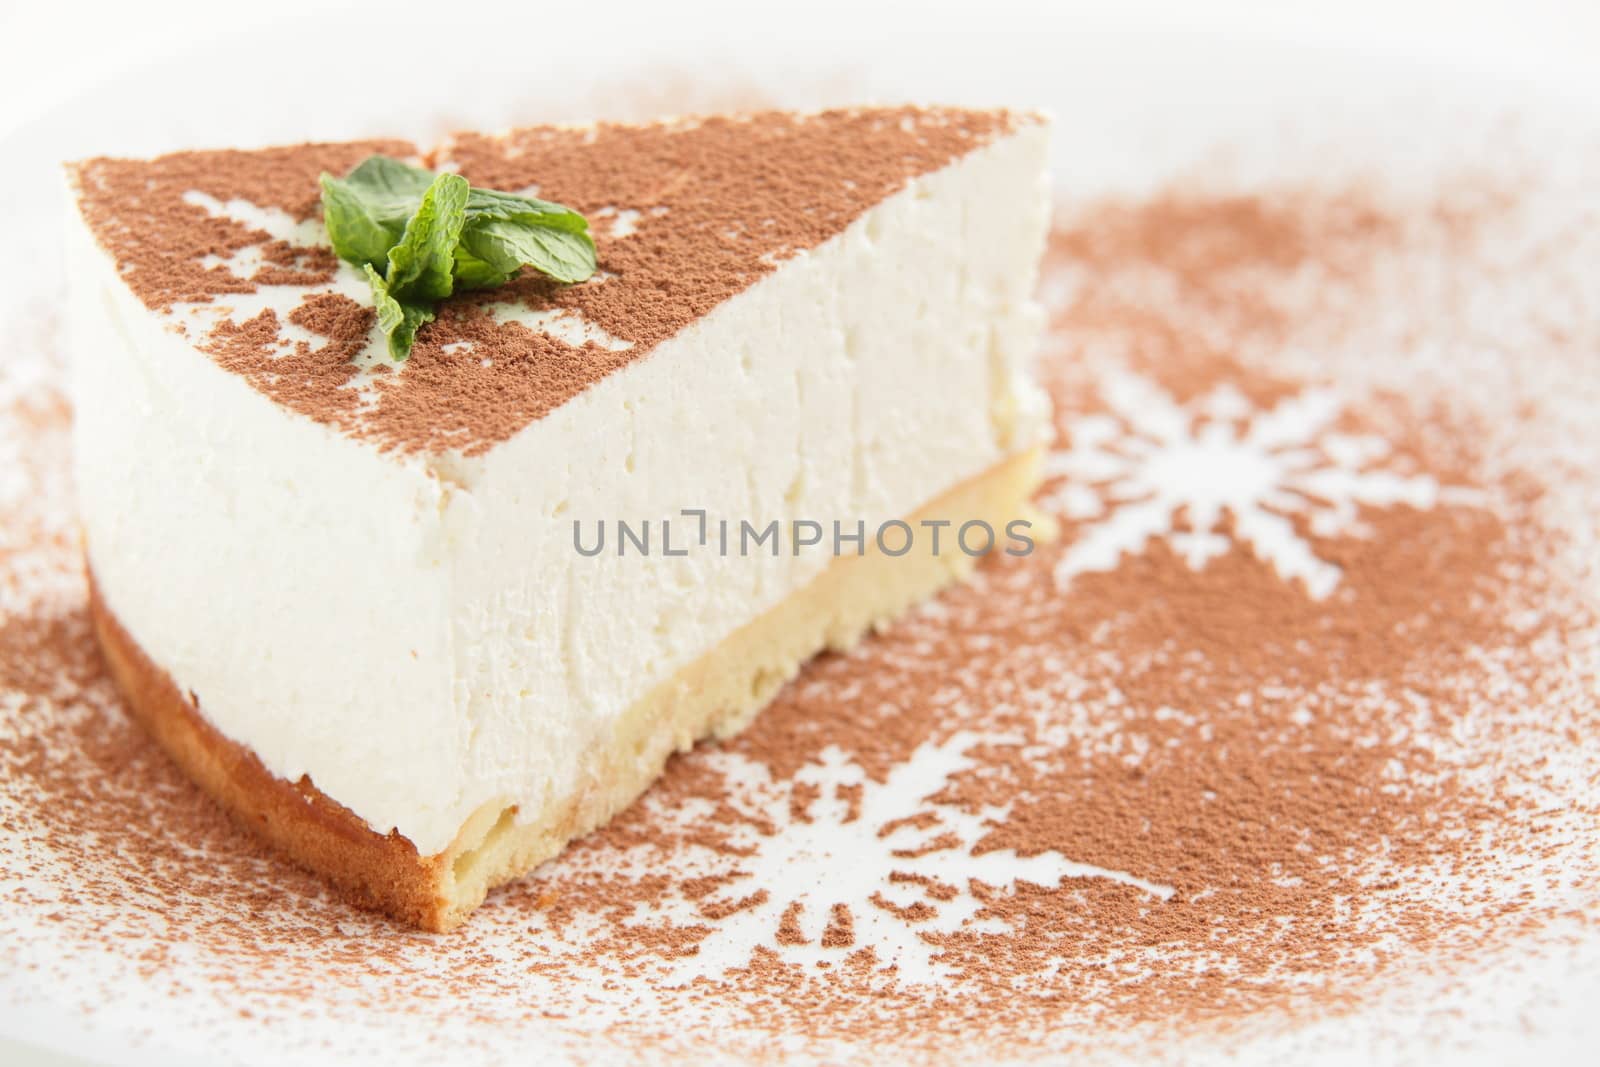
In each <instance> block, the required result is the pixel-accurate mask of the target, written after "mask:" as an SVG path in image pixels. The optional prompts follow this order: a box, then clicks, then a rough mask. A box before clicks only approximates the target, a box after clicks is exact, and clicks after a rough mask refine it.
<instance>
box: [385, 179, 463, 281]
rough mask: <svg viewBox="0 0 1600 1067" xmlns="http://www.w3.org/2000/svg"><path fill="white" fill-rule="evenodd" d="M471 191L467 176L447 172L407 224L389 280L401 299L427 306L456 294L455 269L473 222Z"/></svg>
mask: <svg viewBox="0 0 1600 1067" xmlns="http://www.w3.org/2000/svg"><path fill="white" fill-rule="evenodd" d="M469 189H470V187H469V186H468V185H467V179H465V178H463V177H462V176H461V175H459V174H441V175H439V176H438V177H437V178H435V179H434V180H433V184H431V185H429V186H428V189H427V191H426V192H424V193H423V194H422V203H421V204H420V205H419V206H418V207H417V211H416V214H414V215H412V216H411V218H410V219H409V220H407V222H406V228H405V232H404V233H403V234H401V236H400V243H399V244H397V245H395V246H394V247H393V248H391V249H389V270H388V272H387V273H386V274H385V275H384V278H385V280H386V281H387V282H388V283H389V292H391V293H393V294H394V295H395V297H396V298H397V299H399V300H401V301H402V302H410V303H422V302H424V301H439V300H443V299H444V298H445V297H447V296H449V295H450V292H451V290H452V289H453V288H454V284H453V281H452V279H451V274H450V265H451V263H452V262H453V260H454V258H455V251H456V245H458V244H460V243H461V227H462V226H463V225H464V224H465V223H466V220H467V193H468V191H469Z"/></svg>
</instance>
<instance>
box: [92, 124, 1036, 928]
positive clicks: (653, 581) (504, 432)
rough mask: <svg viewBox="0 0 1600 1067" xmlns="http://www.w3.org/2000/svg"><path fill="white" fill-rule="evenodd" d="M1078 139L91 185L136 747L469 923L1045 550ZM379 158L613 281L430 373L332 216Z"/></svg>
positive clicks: (471, 302)
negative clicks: (690, 771)
mask: <svg viewBox="0 0 1600 1067" xmlns="http://www.w3.org/2000/svg"><path fill="white" fill-rule="evenodd" d="M1047 135H1048V124H1047V122H1046V121H1045V120H1044V119H1043V118H1041V117H1040V116H1037V115H1034V114H1025V113H1013V112H1005V111H971V110H958V109H937V108H909V107H906V108H864V109H854V110H838V111H826V112H819V113H810V114H790V113H780V112H767V113H756V114H746V115H734V116H722V117H708V118H695V119H679V120H672V121H665V122H660V123H654V124H645V125H622V124H595V125H587V126H577V127H530V128H525V129H517V130H512V131H510V132H503V133H496V134H458V135H455V136H453V137H451V138H449V139H448V140H446V141H445V142H444V143H443V144H440V145H436V146H431V147H424V146H419V145H415V144H411V143H407V142H401V141H367V142H352V143H341V144H304V145H296V146H291V147H282V148H266V149H255V150H241V151H194V152H182V153H176V154H172V155H167V156H162V157H159V158H154V159H147V160H128V159H104V158H102V159H91V160H87V161H84V162H81V163H77V164H74V165H72V166H70V167H69V168H68V175H69V186H70V192H71V196H70V199H71V210H70V212H69V214H70V225H69V237H68V240H69V256H68V264H69V285H70V291H71V296H70V313H69V343H70V346H71V361H72V395H73V400H74V404H75V428H74V448H75V474H76V480H77V489H78V494H79V500H80V512H81V525H82V533H83V540H84V551H85V556H86V563H87V570H88V575H89V582H90V593H91V606H92V613H93V619H94V625H95V632H96V635H97V638H98V640H99V642H100V644H101V647H102V650H103V652H104V655H105V657H106V660H107V662H108V663H109V665H110V667H111V670H112V674H113V676H114V677H115V679H116V681H117V684H118V686H119V688H120V690H121V692H122V694H123V696H124V698H125V702H126V704H127V706H128V708H129V709H130V711H131V713H132V714H133V715H134V716H135V717H136V718H137V719H138V720H140V721H141V722H142V723H143V724H144V725H145V726H146V727H147V728H148V730H149V731H150V732H151V733H152V734H153V736H154V737H155V738H156V739H157V740H158V741H159V742H160V743H161V745H162V746H163V747H164V748H165V749H166V750H167V751H168V752H169V753H170V754H171V756H172V757H173V758H174V759H175V760H176V762H177V763H178V764H179V765H181V767H182V768H183V769H184V770H185V772H186V773H187V774H188V775H189V776H190V777H191V778H193V779H194V781H195V782H197V783H198V784H199V785H200V786H201V787H202V788H203V789H204V790H205V791H206V792H208V793H210V794H211V795H212V796H213V797H214V798H215V799H216V800H217V801H218V802H219V803H220V804H221V805H222V806H223V807H224V808H225V809H227V810H228V811H229V813H230V814H232V815H233V816H234V817H235V819H236V820H237V821H239V822H240V823H241V824H243V825H244V826H246V827H248V828H250V829H252V830H253V831H255V832H256V833H258V834H259V835H260V836H261V837H263V838H264V839H266V840H267V841H268V842H270V843H271V844H272V845H274V846H276V847H277V848H278V849H279V850H281V851H282V852H283V853H285V854H286V855H287V856H289V857H290V858H292V859H293V860H295V861H297V862H299V863H300V864H302V865H304V866H306V867H309V868H311V869H313V870H314V871H316V872H318V873H320V874H321V875H323V876H324V877H325V878H326V879H327V880H328V881H329V882H331V883H332V884H333V885H334V886H336V887H337V888H338V889H339V890H340V891H341V892H342V893H343V894H344V895H346V896H347V897H348V898H349V899H350V900H351V901H352V902H353V903H356V904H358V905H361V906H365V907H370V908H376V909H379V910H382V911H385V912H387V913H389V914H390V915H392V916H394V917H396V918H397V919H400V920H402V921H405V922H408V923H411V924H414V925H416V926H418V927H422V928H425V929H429V930H445V929H449V928H451V927H453V926H455V925H456V924H458V923H460V922H461V921H462V920H463V919H464V918H465V917H466V916H467V915H468V914H469V913H470V912H471V911H472V910H473V909H474V908H476V907H477V906H478V905H479V904H480V903H481V902H482V901H483V900H484V897H485V894H486V893H487V891H488V890H489V889H491V888H492V887H493V886H495V885H498V884H501V883H503V882H506V881H508V880H510V879H513V878H515V877H517V876H519V875H521V874H523V873H525V872H527V871H528V870H530V869H531V868H532V867H534V866H535V865H537V864H539V863H540V862H542V861H544V860H546V859H548V858H550V857H552V856H554V855H556V854H557V853H558V852H559V851H560V850H561V849H562V848H563V847H564V846H565V845H566V843H567V842H569V841H570V840H572V839H573V838H574V837H576V836H578V835H581V834H583V833H585V832H587V831H589V830H591V829H593V828H595V827H597V826H599V825H601V824H603V823H604V822H605V821H607V820H608V819H610V818H611V817H612V816H613V815H615V814H616V813H617V812H618V811H620V810H621V809H622V808H624V807H625V806H627V805H628V804H629V803H630V802H632V801H633V800H634V799H635V798H636V797H637V796H638V795H639V794H640V793H641V792H642V791H643V790H644V789H646V788H647V787H648V786H649V785H650V783H651V782H652V781H653V780H654V779H655V778H656V777H657V776H658V775H659V773H660V772H661V770H662V768H663V765H664V763H665V761H666V760H667V759H668V757H669V756H670V755H671V754H672V753H673V752H675V751H681V750H684V749H686V748H688V747H690V746H692V745H693V744H694V743H695V742H696V741H697V740H700V739H704V738H709V737H718V736H727V735H730V734H732V733H734V732H736V731H738V730H739V729H741V728H742V727H743V726H745V725H746V724H748V723H749V722H750V721H751V719H752V717H753V716H754V715H755V714H756V713H757V712H758V711H759V710H760V709H761V707H762V706H763V705H764V704H766V703H767V702H768V701H769V700H770V699H771V698H772V696H773V695H774V694H775V692H776V691H777V690H778V689H779V688H780V687H781V686H782V685H783V684H784V682H785V681H786V680H788V679H789V678H791V677H793V676H794V674H795V673H796V671H797V670H798V669H799V668H800V666H801V665H802V664H803V663H804V662H805V661H806V660H807V659H808V658H810V657H812V656H814V655H816V654H817V653H819V652H821V651H823V650H826V649H835V650H842V649H846V648H848V647H849V646H850V645H851V644H852V643H854V642H855V641H857V640H858V639H859V638H860V637H861V636H862V635H863V634H864V633H866V632H867V631H869V630H871V629H872V628H873V627H875V626H880V625H883V624H886V623H887V622H889V621H890V620H892V619H893V618H895V616H896V615H898V614H900V613H902V612H904V611H905V610H906V609H908V608H909V607H910V606H912V605H914V604H915V603H917V602H918V601H920V600H922V599H925V598H927V597H929V596H930V595H932V594H934V593H935V592H936V591H938V590H939V589H940V588H942V587H944V586H946V585H948V584H949V583H951V582H954V581H958V580H960V579H961V578H962V577H963V576H965V575H967V574H969V573H970V572H971V570H972V568H973V567H974V565H976V564H977V563H978V562H979V561H980V560H981V559H982V557H983V556H984V555H985V554H988V553H991V552H1000V551H1005V552H1010V553H1012V554H1020V553H1022V552H1025V551H1026V550H1027V548H1028V546H1030V545H1031V544H1032V543H1034V540H1036V539H1037V538H1038V537H1039V536H1041V534H1042V531H1041V530H1040V529H1039V528H1037V527H1030V525H1029V522H1030V511H1029V508H1028V500H1029V498H1030V496H1031V495H1032V493H1033V491H1034V489H1035V488H1036V486H1037V483H1038V478H1039V474H1038V471H1039V458H1040V452H1041V448H1042V446H1043V444H1044V442H1045V440H1046V437H1047V435H1048V426H1049V412H1048V407H1047V402H1046V400H1045V399H1044V396H1043V393H1042V392H1041V390H1040V389H1039V388H1038V386H1037V384H1036V383H1035V381H1034V376H1033V367H1032V361H1033V357H1034V353H1035V348H1036V344H1037V340H1038V336H1039V330H1040V327H1041V314H1040V312H1039V310H1038V308H1037V306H1036V305H1035V303H1034V300H1033V290H1034V286H1035V281H1036V278H1037V269H1038V262H1039V258H1040V255H1041V253H1042V250H1043V244H1044V239H1045V233H1046V228H1047V222H1048V204H1049V193H1048V186H1047V182H1046V177H1045V166H1046V154H1047ZM375 155H381V156H384V157H386V158H390V159H395V160H402V161H405V162H406V164H407V165H408V166H412V167H416V168H425V169H426V171H427V172H429V173H433V174H438V175H447V174H455V175H460V176H462V177H463V178H465V179H466V180H467V181H468V182H470V183H471V185H472V187H473V188H478V187H482V188H486V189H493V190H504V191H508V192H511V193H515V194H517V195H520V196H526V197H539V198H544V199H547V200H550V201H555V202H559V204H561V205H567V206H568V207H570V208H571V209H572V210H573V211H575V212H581V214H582V217H583V218H584V219H585V220H587V224H588V226H589V233H590V234H591V235H592V244H593V248H594V255H595V269H594V270H593V272H592V275H590V276H589V277H587V279H586V280H583V281H581V282H576V283H571V284H566V283H562V282H559V281H556V280H554V279H552V278H550V277H546V276H544V275H542V274H538V273H535V272H532V271H524V272H522V273H519V274H516V275H515V276H513V277H511V279H510V280H509V281H506V282H505V283H504V284H501V285H498V286H496V287H494V288H487V289H481V290H461V291H457V292H455V293H453V294H452V295H450V296H448V298H445V299H442V300H441V301H440V302H439V303H438V304H437V307H436V308H434V310H433V312H432V316H433V317H432V321H428V322H427V323H426V324H425V325H423V326H421V328H420V329H418V330H417V331H416V333H415V339H414V343H412V345H411V347H410V349H409V351H408V353H407V354H406V357H405V358H404V359H403V360H397V359H396V358H395V355H394V353H393V351H392V350H390V349H389V348H388V347H386V345H385V343H384V327H383V326H382V324H381V323H380V316H379V315H378V313H377V311H376V310H375V307H374V297H373V288H372V287H371V286H370V285H369V279H367V278H364V277H363V275H362V272H361V271H360V270H358V269H356V267H354V266H352V264H351V263H348V262H345V261H344V260H342V259H341V258H340V257H339V256H338V255H336V254H335V252H334V250H333V249H332V248H331V247H330V239H329V232H328V230H327V229H326V228H325V227H324V225H323V218H324V216H323V209H324V205H323V203H322V198H323V194H322V193H321V192H320V189H319V176H322V175H328V174H331V175H339V174H345V173H350V172H351V170H352V168H355V167H357V166H358V165H359V164H361V162H362V161H363V160H365V159H369V158H371V157H373V156H375ZM447 265H448V264H447ZM458 265H459V264H458ZM941 535H942V536H941Z"/></svg>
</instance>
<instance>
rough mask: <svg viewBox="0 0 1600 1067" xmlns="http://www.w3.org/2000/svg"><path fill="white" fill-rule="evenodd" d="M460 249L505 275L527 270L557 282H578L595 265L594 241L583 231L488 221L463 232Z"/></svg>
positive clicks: (500, 220) (497, 220) (592, 271)
mask: <svg viewBox="0 0 1600 1067" xmlns="http://www.w3.org/2000/svg"><path fill="white" fill-rule="evenodd" d="M580 217H581V216H580ZM461 246H462V247H463V248H465V249H466V250H467V251H468V252H469V253H471V254H472V255H473V256H476V257H477V258H478V259H480V260H482V261H483V262H485V263H487V264H489V265H490V266H491V267H494V268H495V269H497V270H501V271H505V272H507V273H508V275H509V273H510V272H512V271H515V270H516V269H517V268H518V267H521V266H530V267H532V268H534V269H535V270H539V271H543V272H544V273H545V274H548V275H550V277H552V278H554V279H555V280H556V281H558V282H567V283H571V282H581V281H583V280H585V279H586V278H588V277H589V276H590V275H592V274H594V271H595V265H596V264H595V252H594V238H592V237H590V236H589V233H588V230H587V229H585V230H581V231H576V232H575V231H571V230H560V229H550V228H548V227H545V226H530V225H528V224H527V223H524V222H520V221H516V220H512V219H491V220H488V221H484V222H479V223H476V224H474V225H473V226H472V227H470V228H468V229H467V230H465V231H464V232H463V233H462V235H461Z"/></svg>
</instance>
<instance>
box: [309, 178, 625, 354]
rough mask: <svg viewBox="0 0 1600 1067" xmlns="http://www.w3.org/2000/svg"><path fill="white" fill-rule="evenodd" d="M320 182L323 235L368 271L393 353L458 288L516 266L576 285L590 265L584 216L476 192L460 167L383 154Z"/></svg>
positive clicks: (505, 275) (499, 280)
mask: <svg viewBox="0 0 1600 1067" xmlns="http://www.w3.org/2000/svg"><path fill="white" fill-rule="evenodd" d="M320 180H321V185H322V205H323V206H322V215H323V221H324V223H325V224H326V225H327V228H328V239H329V241H330V242H331V243H332V245H333V249H334V251H335V252H336V253H337V254H338V255H339V257H340V258H341V259H344V260H346V261H347V262H349V263H352V264H354V265H356V266H358V267H360V268H362V269H363V270H364V271H365V272H366V275H367V280H368V281H369V282H370V283H371V286H372V302H373V305H374V306H375V307H376V308H377V311H378V326H379V328H380V329H382V330H383V332H384V334H385V336H386V337H387V338H388V342H389V354H390V355H391V356H393V357H394V358H395V359H396V360H403V359H405V358H406V357H407V356H408V355H409V354H410V352H411V346H412V344H413V343H414V342H415V340H416V334H417V330H418V329H419V328H421V326H422V325H423V324H424V323H427V322H431V321H433V318H434V312H435V308H436V307H437V305H438V303H439V302H440V301H442V300H444V299H446V298H447V297H449V296H450V295H451V294H452V293H453V292H454V291H455V289H456V287H457V286H459V287H461V288H462V289H487V288H492V287H494V286H497V285H503V284H505V283H506V282H508V281H510V280H511V279H512V277H514V276H515V275H516V273H517V272H518V271H520V270H521V269H522V268H523V267H532V268H534V269H535V270H538V271H541V272H542V273H544V274H547V275H549V276H550V277H552V278H554V279H555V280H556V281H559V282H565V283H572V282H581V281H584V280H585V279H587V278H589V277H590V276H592V275H593V274H594V272H595V270H596V269H597V261H596V257H595V245H594V238H593V237H591V236H590V234H589V221H588V220H587V219H585V218H584V217H583V216H582V215H580V214H579V213H578V212H576V211H573V210H572V209H571V208H568V207H566V206H564V205H562V204H557V203H553V202H551V201H548V200H539V199H537V198H535V197H527V196H518V195H516V194H515V193H502V192H498V191H496V190H493V189H474V188H472V187H471V186H470V185H469V184H468V183H467V180H466V179H465V178H463V177H461V176H460V175H458V174H434V173H433V172H431V171H428V170H424V169H422V168H421V167H414V166H412V165H410V164H409V163H403V162H401V161H400V160H397V159H390V158H389V157H387V156H371V157H369V158H368V159H366V160H364V161H363V162H362V163H361V164H360V165H359V166H357V167H356V168H355V169H354V170H352V171H351V172H350V173H349V174H347V175H345V176H344V177H343V178H336V177H334V176H333V175H331V174H323V175H322V177H321V179H320Z"/></svg>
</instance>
